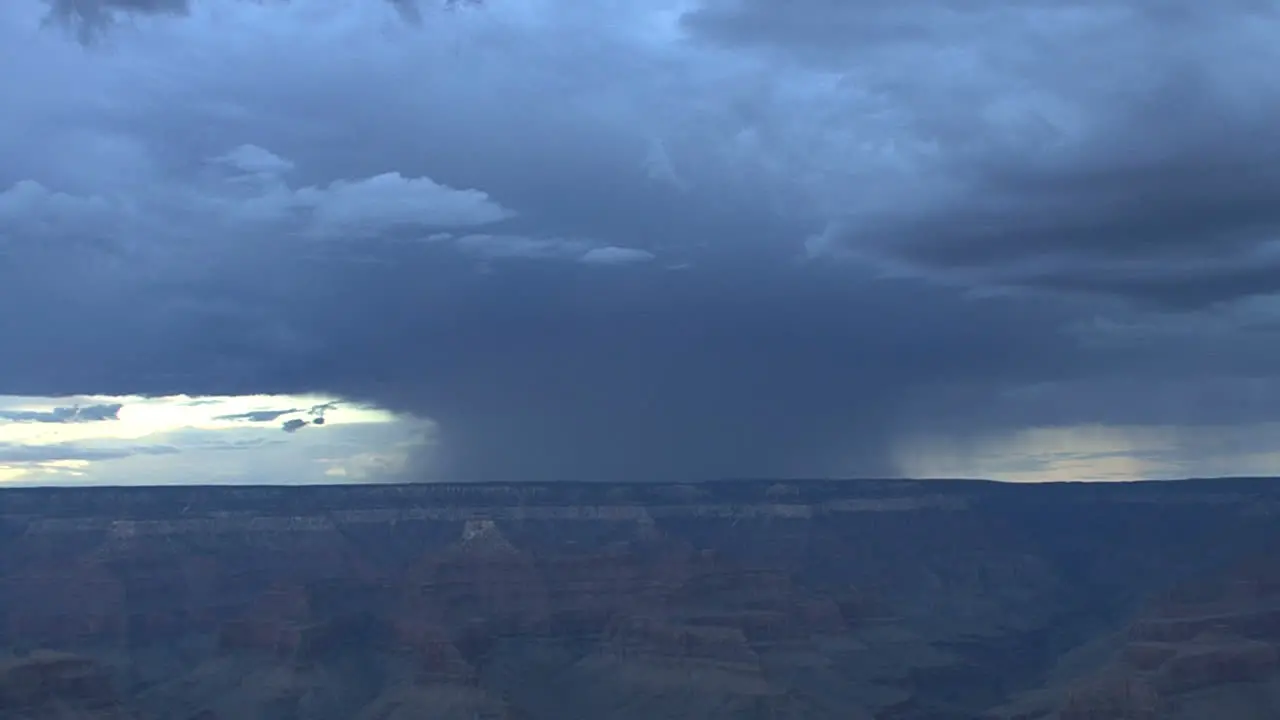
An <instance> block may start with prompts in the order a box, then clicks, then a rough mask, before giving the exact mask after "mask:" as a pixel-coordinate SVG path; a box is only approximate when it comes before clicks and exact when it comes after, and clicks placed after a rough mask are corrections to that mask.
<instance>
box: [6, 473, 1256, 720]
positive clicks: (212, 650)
mask: <svg viewBox="0 0 1280 720" xmlns="http://www.w3.org/2000/svg"><path fill="white" fill-rule="evenodd" d="M1277 509H1280V488H1276V487H1275V486H1274V484H1273V483H1271V482H1270V481H1266V480H1231V481H1187V482H1180V483H1163V484H1146V485H1115V486H1077V485H1053V486H1038V487H1014V486H1005V485H995V484H990V483H979V482H971V481H935V482H902V481H883V482H864V481H858V482H852V481H851V482H799V481H797V482H785V483H780V482H775V481H770V482H754V481H752V482H746V481H744V482H724V483H707V484H702V485H691V484H682V485H674V484H658V483H655V484H651V485H609V484H589V483H565V484H546V485H533V484H513V485H407V486H345V487H298V488H285V487H248V488H246V487H228V488H204V487H201V488H182V487H165V488H130V489H126V488H83V489H10V490H5V491H2V492H0V545H2V546H0V619H2V621H3V622H0V646H2V647H4V648H7V649H8V650H7V652H8V653H9V659H8V660H7V661H6V662H7V663H8V664H7V665H5V666H4V668H7V669H4V670H2V671H0V714H3V716H4V717H11V716H12V717H15V718H28V717H29V718H45V717H50V718H53V717H58V718H63V717H65V718H84V719H91V718H92V719H95V720H96V719H97V718H103V719H104V720H105V718H115V717H119V718H129V719H130V720H133V719H134V718H137V719H139V720H143V719H145V720H150V719H152V718H155V719H164V720H170V719H172V720H195V719H197V718H198V719H199V720H225V719H228V718H237V719H238V718H262V719H263V720H267V719H271V720H276V719H282V720H283V719H286V718H296V719H298V720H302V719H310V718H316V719H317V720H329V719H330V718H332V719H333V720H347V719H348V718H364V719H367V720H397V719H398V718H405V719H408V718H416V717H420V716H422V715H423V714H424V713H426V712H428V711H429V712H430V713H431V715H430V716H431V717H442V718H450V717H458V718H466V719H467V720H471V719H472V718H475V717H487V718H513V719H514V718H521V719H522V720H523V719H528V720H533V719H535V718H548V719H550V718H563V717H583V718H599V717H609V718H637V720H639V719H640V718H651V717H654V716H658V717H672V718H678V717H689V718H694V717H697V718H780V717H797V718H799V717H803V718H826V717H832V718H834V717H840V718H851V717H852V718H858V717H865V718H885V719H888V718H897V719H902V720H906V719H908V718H920V719H924V718H929V719H930V720H941V719H943V718H956V719H960V718H964V719H965V720H972V718H976V717H984V716H985V717H993V718H994V717H1000V718H1014V717H1017V718H1022V719H1023V720H1032V719H1034V718H1050V717H1057V718H1059V719H1060V720H1067V719H1074V720H1080V719H1083V718H1129V717H1144V718H1145V717H1152V718H1164V717H1171V718H1186V719H1188V720H1190V719H1191V718H1197V717H1200V716H1198V715H1194V714H1186V713H1195V712H1199V710H1197V708H1200V707H1202V706H1204V705H1205V703H1210V702H1219V701H1215V700H1212V699H1213V698H1214V697H1218V696H1222V697H1224V698H1226V699H1223V700H1221V702H1231V703H1236V704H1237V705H1239V704H1243V705H1244V706H1247V707H1249V708H1262V709H1260V710H1258V712H1264V711H1265V710H1266V707H1267V705H1266V703H1267V702H1269V701H1268V700H1266V698H1268V697H1270V696H1269V695H1268V694H1267V693H1269V692H1271V690H1269V689H1268V688H1270V687H1271V686H1272V685H1276V687H1280V684H1277V680H1276V678H1277V677H1278V676H1280V672H1278V671H1277V665H1278V660H1277V642H1280V628H1278V627H1277V626H1278V625H1280V591H1277V588H1278V587H1280V583H1277V582H1275V581H1274V578H1276V577H1277V576H1280V560H1275V559H1274V558H1280V553H1277V554H1274V555H1271V554H1268V550H1269V549H1271V548H1273V547H1275V546H1276V545H1277V544H1280V517H1278V516H1277ZM1246 568H1247V570H1246ZM1241 698H1245V699H1241ZM1276 707H1277V708H1280V705H1278V706H1276ZM4 713H7V714H4ZM1170 713H1183V714H1182V715H1176V714H1170ZM1273 716H1274V715H1257V717H1273ZM1240 717H1242V718H1246V719H1247V718H1249V717H1253V716H1249V715H1240Z"/></svg>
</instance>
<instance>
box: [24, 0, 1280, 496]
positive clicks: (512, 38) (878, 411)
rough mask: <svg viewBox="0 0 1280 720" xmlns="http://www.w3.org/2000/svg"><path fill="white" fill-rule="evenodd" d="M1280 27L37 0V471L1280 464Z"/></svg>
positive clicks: (464, 5)
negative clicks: (138, 465)
mask: <svg viewBox="0 0 1280 720" xmlns="http://www.w3.org/2000/svg"><path fill="white" fill-rule="evenodd" d="M1278 8H1280V6H1278V5H1277V3H1275V2H1273V1H1272V0H1218V1H1217V2H1212V3H1209V2H1193V1H1192V0H1112V1H1110V2H1101V1H1100V0H1056V1H1054V2H1045V1H1041V0H1031V1H1027V0H1020V1H1017V2H1015V1H1014V0H966V1H965V2H960V0H951V1H947V0H840V1H838V2H837V1H835V0H791V1H790V2H780V1H779V0H593V1H591V2H576V3H575V2H565V1H564V0H555V1H553V0H486V2H484V3H482V4H476V3H468V2H461V1H460V2H454V3H444V2H443V0H419V1H418V2H414V1H413V0H395V1H394V2H393V1H391V0H382V1H381V2H375V1H373V0H367V1H365V0H362V1H357V0H262V1H260V2H259V1H250V0H218V1H217V2H214V1H213V0H208V1H205V0H6V1H5V2H3V3H0V98H3V101H2V102H3V105H4V109H3V111H2V112H0V395H5V396H9V397H8V398H7V399H3V401H2V402H0V425H3V426H4V427H0V468H2V467H4V466H6V465H7V466H8V467H9V468H10V470H9V471H8V472H9V473H10V475H14V474H16V473H18V472H19V470H14V469H13V468H21V467H30V466H22V465H21V462H27V463H30V462H36V461H39V462H44V463H46V464H45V465H44V466H42V467H44V468H45V469H46V470H47V469H50V468H53V469H57V468H61V467H64V466H66V463H68V462H72V461H75V460H77V458H79V460H80V461H83V462H84V463H91V462H92V461H94V460H95V459H102V458H100V457H97V456H95V457H87V456H88V455H91V454H92V453H90V450H92V449H93V448H92V447H90V446H89V445H86V444H85V443H86V442H88V441H89V440H88V439H87V438H88V436H76V437H75V438H70V439H67V438H63V439H59V440H57V443H59V444H57V447H56V448H54V450H56V452H53V451H50V452H45V453H43V454H41V455H40V457H39V458H37V457H35V456H33V455H32V454H31V452H32V451H31V447H33V445H32V443H34V442H35V440H32V438H33V437H35V435H32V434H31V432H30V431H29V430H21V431H20V428H19V426H21V427H25V428H30V427H32V426H33V424H41V423H43V424H45V425H57V424H62V425H91V426H93V427H98V428H106V427H110V426H111V424H112V423H120V422H124V421H125V420H124V419H128V418H129V417H134V418H135V419H136V418H137V417H141V416H140V415H136V414H134V415H130V412H132V411H130V408H131V407H133V408H135V410H136V412H137V413H142V412H144V410H143V409H140V408H144V407H153V406H154V407H161V406H163V407H167V408H172V407H178V406H181V403H183V402H187V401H189V400H191V399H193V398H194V399H199V398H201V397H205V396H216V397H218V398H222V400H219V401H218V402H222V403H224V404H226V407H228V408H230V407H242V406H243V407H242V410H241V412H242V413H247V412H256V413H263V412H270V411H272V410H273V409H276V410H278V409H295V410H297V411H298V412H301V415H297V414H296V413H295V416H287V415H281V416H278V417H276V418H272V419H271V420H270V421H269V422H264V421H259V420H250V419H244V418H242V419H241V420H240V421H234V422H233V421H229V420H221V421H214V420H213V419H212V418H213V416H210V417H208V418H206V417H204V416H203V415H201V416H200V417H198V418H197V417H196V416H194V415H190V414H188V415H183V416H182V417H184V418H186V420H183V421H181V422H179V421H178V420H172V418H176V417H178V415H176V414H173V413H170V414H169V415H166V417H170V418H171V420H172V422H173V423H177V424H176V425H174V427H173V428H170V430H173V429H174V428H176V427H179V426H180V427H182V428H187V429H188V430H190V429H191V428H196V429H200V430H201V432H206V433H210V432H215V431H220V429H221V430H226V431H228V432H230V429H229V428H230V425H227V423H231V424H233V425H235V427H236V428H238V429H236V430H235V432H242V431H244V430H245V427H242V424H243V423H248V424H250V425H253V427H255V428H261V429H262V431H263V432H267V431H268V430H269V431H270V433H271V434H270V436H269V438H270V440H269V442H270V443H272V444H274V443H275V442H276V441H277V440H280V441H284V442H287V443H295V444H297V443H302V442H312V441H308V440H305V438H308V437H311V438H321V437H332V436H325V435H323V434H322V433H328V432H332V433H338V432H341V431H342V430H341V427H340V424H332V425H324V426H315V425H314V424H312V425H308V426H307V427H306V428H305V432H283V428H282V427H281V425H280V422H277V420H280V421H281V422H287V420H288V419H289V418H290V417H293V419H299V418H300V419H302V420H303V421H308V422H309V421H310V419H312V418H313V417H314V416H313V415H308V414H306V412H303V411H308V410H309V408H305V407H301V406H298V407H297V408H295V407H294V405H293V404H291V403H294V400H293V399H290V398H294V399H296V398H298V397H303V398H307V399H309V400H307V401H308V402H310V401H316V400H317V399H318V400H322V401H324V402H329V401H339V402H341V403H344V404H345V405H344V406H348V407H352V408H365V409H364V410H360V411H359V412H366V413H373V414H374V415H376V414H377V413H381V415H377V417H378V418H381V419H379V420H377V421H376V422H375V421H374V420H371V419H369V418H372V417H374V415H368V416H367V417H366V420H368V422H364V421H361V422H354V421H353V426H354V425H359V426H361V427H365V428H372V427H375V426H376V427H380V428H383V429H384V430H386V432H385V433H383V434H382V435H379V436H378V437H379V440H378V443H381V444H379V445H378V446H377V447H378V450H377V452H378V453H382V452H384V451H387V448H398V450H397V451H396V452H397V453H399V455H397V457H399V456H400V455H407V457H406V458H405V459H403V461H402V462H401V461H399V460H397V461H396V462H395V463H392V465H393V466H394V469H395V472H393V473H390V475H394V476H395V477H398V478H415V479H424V480H430V479H457V480H485V479H535V480H541V479H556V478H571V479H578V478H582V479H625V480H634V479H696V478H712V477H726V476H778V475H793V476H794V475H803V476H865V475H879V476H885V475H918V474H931V475H967V474H990V475H1006V476H1019V475H1020V474H1021V475H1025V476H1027V477H1033V476H1034V477H1041V476H1052V477H1063V476H1069V477H1103V476H1105V477H1112V476H1117V477H1118V476H1125V477H1128V476H1169V475H1180V474H1216V473H1253V472H1271V471H1272V470H1273V469H1274V467H1275V463H1276V456H1274V455H1273V454H1272V451H1273V449H1274V448H1276V447H1277V445H1276V443H1277V442H1280V434H1277V433H1276V432H1275V428H1276V427H1280V425H1277V422H1280V384H1278V383H1277V380H1278V379H1280V375H1278V373H1280V335H1278V333H1277V331H1278V330H1280V302H1277V300H1276V298H1275V294H1276V293H1277V292H1280V162H1277V160H1280V122H1277V120H1276V119H1277V118H1280V73H1278V72H1276V71H1275V68H1277V67H1280V9H1278ZM66 396H76V397H73V398H69V399H68V397H66ZM148 397H150V398H154V399H151V400H148V399H146V398H148ZM237 397H240V398H244V397H254V398H258V400H255V401H254V402H252V403H248V404H246V402H247V401H238V400H235V398H237ZM54 398H59V399H54ZM183 398H185V399H183ZM237 403H239V404H237ZM114 405H120V406H121V407H122V408H123V410H120V411H119V412H116V413H114V414H113V413H112V411H111V408H112V407H113V406H114ZM77 407H79V408H80V410H76V408H77ZM183 407H185V406H183ZM195 407H200V406H195ZM59 408H61V410H59ZM86 408H98V410H97V411H98V412H100V414H101V415H102V417H88V416H86V415H84V411H85V409H86ZM243 408H249V409H248V410H245V409H243ZM370 408H377V410H374V409H370ZM33 412H35V413H54V412H61V413H63V414H62V415H61V416H57V415H52V416H50V415H46V416H31V415H30V413H33ZM146 412H150V410H146ZM353 412H355V411H353ZM6 413H7V414H6ZM23 413H27V414H26V415H24V414H23ZM77 413H79V414H77ZM230 414H235V413H224V415H230ZM33 417H34V419H33ZM40 417H43V418H44V419H43V420H41V419H39V418H40ZM256 417H259V418H260V417H262V416H261V415H259V416H256ZM362 417H365V416H362ZM122 418H123V419H122ZM282 418H283V420H282ZM236 422H240V423H241V424H236ZM218 423H223V424H221V425H220V424H218ZM224 426H225V427H224ZM6 428H7V429H6ZM15 428H19V429H15ZM388 428H391V429H388ZM95 432H96V431H95ZM102 432H104V433H106V435H104V436H103V437H106V436H108V435H109V436H111V437H113V438H115V440H113V442H116V443H117V444H116V445H113V446H112V449H111V451H110V452H113V453H116V454H117V455H120V454H124V455H130V456H133V455H136V456H138V457H145V458H150V460H148V462H153V463H154V462H159V460H156V458H162V459H164V461H165V462H166V463H168V465H166V466H165V467H172V468H174V479H173V481H175V482H176V481H179V478H178V476H179V475H183V473H182V472H180V471H179V469H181V468H184V467H185V468H191V467H194V466H195V465H196V464H197V462H196V460H195V459H194V458H193V456H190V455H189V454H187V453H186V451H187V449H189V448H188V446H186V445H183V444H182V443H180V442H177V441H175V440H173V438H172V437H170V438H168V440H167V441H165V442H158V441H156V440H155V438H149V439H148V438H144V440H145V443H144V442H142V441H141V440H138V441H137V442H132V444H127V443H126V444H119V441H120V440H121V438H122V437H126V436H128V437H133V436H132V435H130V434H129V433H123V434H122V433H120V432H115V431H110V432H108V431H106V430H103V431H102ZM157 432H159V431H158V430H157ZM379 432H382V431H379ZM23 433H26V434H25V435H24V434H23ZM40 437H44V438H45V440H44V441H41V442H44V445H43V447H46V449H48V448H50V447H53V446H52V445H51V444H50V443H53V442H54V441H52V440H49V439H48V437H47V436H45V435H41V436H40ZM95 437H98V436H95ZM218 437H219V438H223V439H221V440H218V442H231V441H232V440H231V439H230V438H231V436H224V435H218ZM236 437H237V438H239V439H240V440H244V439H245V438H243V437H240V436H236ZM255 437H257V436H255ZM267 437H268V436H266V435H263V436H262V438H267ZM353 437H354V436H353ZM362 437H364V436H362ZM409 437H418V438H419V439H420V442H418V444H417V445H415V446H414V447H413V449H412V450H411V451H406V450H405V448H406V447H407V445H406V443H407V442H409V441H408V440H406V438H409ZM24 438H25V439H24ZM99 440H101V438H98V440H95V441H94V442H98V441H99ZM135 440H137V438H136V437H135ZM188 440H190V439H189V438H188ZM348 440H350V438H349V439H348ZM365 440H367V441H369V442H372V440H369V438H368V437H365ZM350 441H351V442H354V440H350ZM190 442H192V443H195V442H196V441H194V440H190ZM208 442H214V441H213V440H211V439H209V437H206V436H205V435H202V436H201V439H200V440H199V442H198V443H197V444H199V443H208ZM255 442H257V441H256V440H255ZM262 442H264V443H265V442H268V440H267V439H262ZM316 442H319V441H316ZM344 442H346V441H344ZM95 447H96V446H95ZM191 447H195V446H194V445H192V446H191ZM200 447H204V446H203V445H201V446H200ZM246 447H247V446H246ZM157 448H168V449H167V450H161V449H157ZM97 449H98V451H99V452H100V453H101V452H105V451H103V450H102V448H101V447H98V448H97ZM243 452H244V453H250V454H245V455H243V457H244V458H255V457H259V456H258V455H252V453H253V452H257V451H254V450H251V449H249V450H243ZM299 452H301V451H299ZM353 452H355V450H353ZM367 452H374V451H372V450H370V451H367ZM23 453H27V454H25V455H24V454H23ZM77 453H78V455H77ZM303 454H304V455H305V453H303ZM366 454H367V453H366ZM73 455H75V456H76V457H72V456H73ZM261 457H264V458H265V456H261ZM299 457H301V456H299ZM307 457H309V458H311V460H314V459H315V458H314V457H312V456H310V455H308V456H307ZM353 457H354V455H353ZM6 458H7V459H6ZM24 458H25V459H24ZM139 462H141V461H139ZM207 462H208V461H207V460H201V461H200V463H202V464H207ZM238 462H241V463H242V464H246V463H247V465H246V466H251V465H252V463H251V462H249V461H248V460H242V461H238ZM261 462H262V463H263V464H262V465H260V466H259V467H260V468H267V467H268V466H269V463H268V461H267V460H265V459H264V460H262V461H261ZM48 463H55V464H54V465H49V464H48ZM57 463H62V465H58V464H57ZM1055 463H1056V464H1055ZM1050 466H1052V467H1050ZM77 467H79V468H80V469H79V470H77V472H83V467H84V465H83V463H82V465H80V466H77ZM116 467H117V468H118V467H119V466H118V465H117V466H116ZM156 467H159V466H156ZM270 467H272V468H274V467H275V466H270ZM309 467H310V466H309ZM379 467H381V466H379ZM325 468H326V469H325V470H324V472H327V473H328V475H327V477H334V476H335V475H336V474H337V473H336V472H331V466H325ZM1049 471H1051V472H1049ZM264 472H268V473H269V474H274V473H279V477H280V478H282V479H283V478H286V477H288V478H290V479H293V477H294V476H292V475H289V473H287V472H285V471H283V470H276V469H271V470H269V471H265V470H264ZM308 472H310V471H308ZM1046 472H1048V475H1046V474H1045V473H1046ZM1037 473H1039V475H1037ZM162 475H163V473H161V472H158V471H157V472H153V473H151V475H148V477H156V478H158V480H157V481H159V480H160V479H163V478H162V477H161V476H162ZM118 476H119V473H118V472H117V473H116V475H113V476H112V478H117V477H118ZM364 476H370V473H364V475H362V477H364ZM104 477H105V476H104ZM184 477H191V476H190V474H189V473H188V474H187V475H184ZM297 477H298V478H302V479H308V478H310V477H311V476H310V475H308V474H306V473H303V474H301V475H297Z"/></svg>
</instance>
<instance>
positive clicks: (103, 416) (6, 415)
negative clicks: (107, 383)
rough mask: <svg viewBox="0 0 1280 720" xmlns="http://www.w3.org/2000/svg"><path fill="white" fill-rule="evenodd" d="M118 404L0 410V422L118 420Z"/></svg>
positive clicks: (120, 406) (119, 406)
mask: <svg viewBox="0 0 1280 720" xmlns="http://www.w3.org/2000/svg"><path fill="white" fill-rule="evenodd" d="M122 407H124V406H123V405H121V404H120V403H111V404H109V405H89V406H84V407H82V406H80V405H72V406H70V407H55V408H52V409H49V410H0V422H3V421H8V422H37V423H84V422H103V421H105V420H118V419H119V418H120V408H122Z"/></svg>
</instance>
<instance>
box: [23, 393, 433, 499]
mask: <svg viewBox="0 0 1280 720" xmlns="http://www.w3.org/2000/svg"><path fill="white" fill-rule="evenodd" d="M433 431H434V424H433V423H431V422H429V421H426V420H421V419H418V418H414V417H409V416H404V415H400V414H397V413H393V412H390V411H387V410H383V409H381V408H376V407H372V406H368V405H363V404H359V403H352V402H347V401H344V400H342V399H340V398H334V397H331V396H326V395H319V394H305V395H243V396H230V395H222V396H199V397H195V396H189V395H172V396H163V397H142V396H111V395H77V396H67V397H25V396H24V397H19V396H0V483H4V484H9V485H13V484H60V483H76V484H85V483H88V484H94V483H104V484H137V483H142V484H153V483H160V484H168V483H236V482H268V483H271V482H280V483H298V482H334V481H335V479H341V480H345V481H348V482H352V481H368V480H372V479H377V478H378V477H379V476H380V475H383V474H389V473H403V472H405V470H406V468H407V467H408V466H409V460H410V458H411V457H413V456H414V454H415V452H417V450H418V448H421V447H423V446H425V445H427V444H429V443H430V439H431V437H432V434H433ZM229 451H232V452H229Z"/></svg>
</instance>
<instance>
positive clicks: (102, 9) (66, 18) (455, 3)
mask: <svg viewBox="0 0 1280 720" xmlns="http://www.w3.org/2000/svg"><path fill="white" fill-rule="evenodd" d="M228 1H229V2H281V3H284V2H290V0H228ZM384 1H385V2H387V3H390V4H391V5H392V6H393V7H395V8H396V10H397V11H398V12H399V13H400V14H401V16H402V17H404V18H405V19H406V20H408V21H410V22H415V23H416V22H421V21H422V9H423V7H425V6H427V5H428V3H433V4H434V5H436V6H439V7H441V8H444V9H446V10H456V9H459V8H461V7H465V6H477V5H480V4H482V2H483V0H384ZM44 2H45V3H46V4H47V5H48V6H49V14H48V20H49V21H50V22H54V23H58V24H61V25H63V26H64V27H67V28H69V29H71V30H72V31H74V32H75V33H76V35H77V37H78V38H79V39H80V40H81V41H82V42H91V41H92V40H94V39H96V38H97V37H99V36H100V35H101V34H102V33H103V32H104V31H106V30H107V29H108V28H110V27H111V25H113V24H114V23H115V22H117V21H118V20H120V19H121V18H123V17H127V16H129V15H170V16H182V15H186V14H188V13H189V12H190V11H191V6H192V4H193V2H195V0H44Z"/></svg>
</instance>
